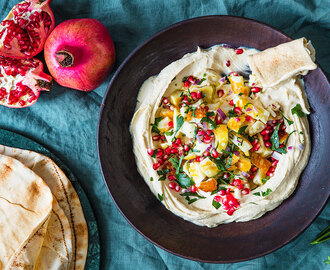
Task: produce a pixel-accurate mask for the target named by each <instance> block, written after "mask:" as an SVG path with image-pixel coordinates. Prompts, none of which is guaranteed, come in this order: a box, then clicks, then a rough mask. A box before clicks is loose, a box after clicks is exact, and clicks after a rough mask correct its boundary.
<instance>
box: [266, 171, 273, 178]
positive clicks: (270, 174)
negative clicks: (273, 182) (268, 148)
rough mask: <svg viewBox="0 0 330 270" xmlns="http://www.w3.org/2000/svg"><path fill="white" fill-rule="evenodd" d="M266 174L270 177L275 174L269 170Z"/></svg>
mask: <svg viewBox="0 0 330 270" xmlns="http://www.w3.org/2000/svg"><path fill="white" fill-rule="evenodd" d="M266 175H267V176H269V177H273V175H274V174H273V173H271V172H267V173H266Z"/></svg>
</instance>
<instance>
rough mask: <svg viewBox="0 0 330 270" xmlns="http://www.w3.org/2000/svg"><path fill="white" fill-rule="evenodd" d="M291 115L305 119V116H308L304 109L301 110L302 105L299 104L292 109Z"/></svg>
mask: <svg viewBox="0 0 330 270" xmlns="http://www.w3.org/2000/svg"><path fill="white" fill-rule="evenodd" d="M291 113H292V114H296V115H298V116H299V117H304V116H306V115H307V114H306V113H304V112H303V111H302V108H301V105H300V104H297V105H296V106H295V107H294V108H292V109H291Z"/></svg>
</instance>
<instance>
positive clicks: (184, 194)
mask: <svg viewBox="0 0 330 270" xmlns="http://www.w3.org/2000/svg"><path fill="white" fill-rule="evenodd" d="M180 196H192V197H197V198H200V199H205V198H206V197H203V196H200V195H199V194H198V193H197V192H191V191H187V192H184V193H181V194H180Z"/></svg>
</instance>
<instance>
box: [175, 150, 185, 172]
mask: <svg viewBox="0 0 330 270" xmlns="http://www.w3.org/2000/svg"><path fill="white" fill-rule="evenodd" d="M183 158H184V155H181V157H180V160H179V165H178V167H177V168H176V171H175V174H178V173H179V172H180V169H181V168H180V167H181V163H182V160H183Z"/></svg>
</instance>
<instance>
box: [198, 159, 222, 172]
mask: <svg viewBox="0 0 330 270" xmlns="http://www.w3.org/2000/svg"><path fill="white" fill-rule="evenodd" d="M200 169H201V171H202V172H203V173H204V174H205V175H206V176H207V177H212V176H215V175H216V174H217V173H218V172H219V169H218V167H217V165H216V164H215V163H214V162H213V161H211V160H210V159H209V158H206V159H204V160H203V161H202V162H201V163H200Z"/></svg>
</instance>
